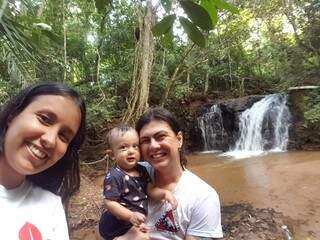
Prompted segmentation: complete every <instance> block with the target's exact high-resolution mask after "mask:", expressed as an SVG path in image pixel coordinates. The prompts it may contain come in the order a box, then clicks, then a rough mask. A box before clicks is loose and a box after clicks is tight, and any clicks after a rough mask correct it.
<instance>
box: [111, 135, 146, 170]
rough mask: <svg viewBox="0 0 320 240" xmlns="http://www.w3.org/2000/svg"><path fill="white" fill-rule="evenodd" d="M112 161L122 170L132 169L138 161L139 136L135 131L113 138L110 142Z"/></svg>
mask: <svg viewBox="0 0 320 240" xmlns="http://www.w3.org/2000/svg"><path fill="white" fill-rule="evenodd" d="M112 152H113V156H114V159H115V161H116V163H117V165H118V167H120V168H121V169H123V170H125V171H126V170H127V171H128V170H130V169H133V168H134V167H135V166H136V164H137V162H138V161H139V160H140V150H139V136H138V134H137V132H136V131H135V130H133V129H132V130H129V131H127V132H125V133H124V134H118V135H116V136H114V139H113V140H112Z"/></svg>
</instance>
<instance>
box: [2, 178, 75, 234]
mask: <svg viewBox="0 0 320 240" xmlns="http://www.w3.org/2000/svg"><path fill="white" fill-rule="evenodd" d="M0 229H1V231H0V239H8V240H26V239H33V240H40V239H41V240H48V239H50V240H69V234H68V227H67V222H66V216H65V213H64V209H63V205H62V203H61V199H60V197H59V196H57V195H55V194H53V193H51V192H49V191H46V190H44V189H42V188H39V187H37V186H34V185H33V184H32V183H31V182H29V181H25V182H24V183H23V184H21V185H20V186H19V187H17V188H15V189H10V190H8V189H6V188H5V187H3V186H2V185H0Z"/></svg>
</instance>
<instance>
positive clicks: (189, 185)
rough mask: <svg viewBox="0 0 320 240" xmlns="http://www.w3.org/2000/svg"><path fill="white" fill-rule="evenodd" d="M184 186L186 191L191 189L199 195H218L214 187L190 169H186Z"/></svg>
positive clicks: (195, 194) (194, 193)
mask: <svg viewBox="0 0 320 240" xmlns="http://www.w3.org/2000/svg"><path fill="white" fill-rule="evenodd" d="M182 187H183V188H184V190H185V191H189V192H191V193H192V194H193V195H194V196H198V197H206V196H209V195H216V196H217V195H218V194H217V192H216V191H215V189H214V188H213V187H211V186H210V185H209V184H208V183H206V182H205V181H204V180H202V179H201V178H200V177H199V176H197V175H196V174H194V173H192V172H190V171H189V170H185V171H184V173H183V182H182Z"/></svg>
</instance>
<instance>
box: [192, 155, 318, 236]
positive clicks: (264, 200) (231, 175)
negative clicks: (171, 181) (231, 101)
mask: <svg viewBox="0 0 320 240" xmlns="http://www.w3.org/2000/svg"><path fill="white" fill-rule="evenodd" d="M188 160H189V163H188V168H189V169H190V170H191V171H192V172H194V173H196V174H197V175H199V176H200V177H201V178H202V179H204V180H205V181H206V182H208V183H209V184H210V185H211V186H213V187H214V188H215V189H216V191H217V192H218V193H219V195H220V200H221V204H222V205H230V204H234V203H251V204H252V205H253V206H254V207H257V208H273V209H275V210H276V211H278V212H281V213H283V215H284V216H286V217H287V224H288V225H290V227H291V228H292V229H293V232H294V236H295V239H298V240H299V239H303V240H320V152H302V151H296V152H283V153H269V154H267V155H264V156H255V157H251V158H244V159H238V160H235V159H232V158H228V157H222V156H219V155H218V154H213V153H199V154H192V155H189V156H188Z"/></svg>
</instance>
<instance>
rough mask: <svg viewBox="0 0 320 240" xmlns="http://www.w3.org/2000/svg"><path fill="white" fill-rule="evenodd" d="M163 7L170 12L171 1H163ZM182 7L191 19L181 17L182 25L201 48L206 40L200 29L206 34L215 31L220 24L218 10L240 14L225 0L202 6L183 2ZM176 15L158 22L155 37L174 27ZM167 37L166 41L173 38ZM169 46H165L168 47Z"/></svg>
mask: <svg viewBox="0 0 320 240" xmlns="http://www.w3.org/2000/svg"><path fill="white" fill-rule="evenodd" d="M161 3H162V5H163V7H164V8H165V9H166V11H167V12H170V10H171V8H172V3H171V1H170V4H169V1H161ZM179 4H180V6H181V7H182V9H183V10H184V12H185V13H186V15H187V16H188V18H189V19H190V21H189V19H187V20H186V19H185V18H184V17H183V16H180V17H179V20H180V24H181V26H182V27H183V29H184V31H185V33H187V35H188V37H189V39H190V40H191V41H193V42H194V43H195V44H197V45H198V46H200V47H204V46H205V40H204V41H203V39H205V37H204V35H203V33H202V32H201V31H200V30H199V29H198V27H200V28H201V29H202V31H205V32H206V33H207V32H208V31H210V30H212V29H213V27H214V26H215V25H216V24H217V22H218V12H217V8H219V9H221V10H227V11H229V12H231V13H238V9H237V8H236V7H234V6H233V5H231V4H229V3H227V2H225V1H224V0H201V1H200V4H198V3H197V1H191V0H181V1H179ZM175 18H176V17H175V15H169V16H165V17H164V18H163V19H162V20H161V21H160V22H158V23H157V24H156V25H155V26H154V27H153V29H152V31H153V34H154V35H155V36H161V35H165V34H166V33H167V32H168V31H169V30H170V29H171V28H172V26H173V24H174V20H175ZM169 36H170V34H169V35H167V36H166V37H165V39H166V41H168V40H169V39H171V38H168V37H169ZM167 45H168V44H165V46H167Z"/></svg>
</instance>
